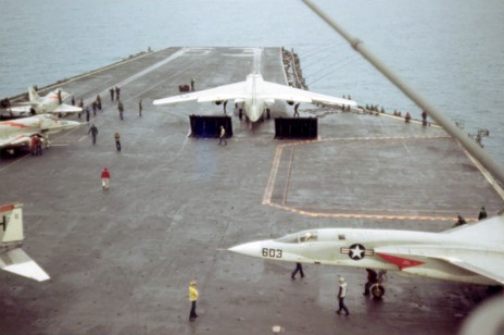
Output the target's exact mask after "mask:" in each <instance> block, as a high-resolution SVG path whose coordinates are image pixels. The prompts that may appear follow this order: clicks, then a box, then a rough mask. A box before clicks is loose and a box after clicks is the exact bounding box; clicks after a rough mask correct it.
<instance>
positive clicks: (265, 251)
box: [262, 248, 282, 258]
mask: <svg viewBox="0 0 504 335" xmlns="http://www.w3.org/2000/svg"><path fill="white" fill-rule="evenodd" d="M262 255H263V257H268V258H282V249H270V248H262Z"/></svg>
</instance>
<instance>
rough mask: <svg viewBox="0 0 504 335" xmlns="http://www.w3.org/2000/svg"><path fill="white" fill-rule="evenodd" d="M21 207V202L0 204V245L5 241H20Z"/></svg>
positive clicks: (21, 239) (21, 235) (22, 233)
mask: <svg viewBox="0 0 504 335" xmlns="http://www.w3.org/2000/svg"><path fill="white" fill-rule="evenodd" d="M23 239H24V232H23V208H22V205H21V204H7V205H2V206H0V245H1V244H2V243H7V242H22V241H23Z"/></svg>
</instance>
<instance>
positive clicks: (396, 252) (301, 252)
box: [228, 214, 504, 298]
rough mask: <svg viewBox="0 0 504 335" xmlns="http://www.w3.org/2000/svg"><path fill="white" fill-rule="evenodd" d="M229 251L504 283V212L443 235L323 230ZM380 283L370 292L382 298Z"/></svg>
mask: <svg viewBox="0 0 504 335" xmlns="http://www.w3.org/2000/svg"><path fill="white" fill-rule="evenodd" d="M228 250H230V251H233V252H236V253H240V254H244V255H248V256H253V257H259V258H263V259H268V260H275V261H288V262H304V263H314V264H329V265H339V266H351V267H359V268H366V269H376V270H384V271H387V270H392V271H399V272H400V273H407V274H413V275H419V276H425V277H431V278H438V279H445V280H451V281H458V282H465V283H474V284H481V285H500V286H502V285H504V214H501V215H499V216H495V217H492V218H489V219H486V220H483V221H480V222H478V223H469V224H466V225H463V226H460V227H457V228H453V229H450V230H447V231H444V232H441V233H429V232H418V231H402V230H381V229H352V228H325V229H312V230H305V231H301V232H298V233H294V234H290V235H287V236H284V237H282V238H279V239H275V240H262V241H255V242H249V243H245V244H240V245H237V246H234V247H231V248H229V249H228ZM384 292H385V290H384V288H383V287H382V285H381V283H377V284H376V285H374V288H373V289H372V290H371V293H372V294H373V295H374V296H375V297H377V298H380V297H381V296H382V295H383V294H384Z"/></svg>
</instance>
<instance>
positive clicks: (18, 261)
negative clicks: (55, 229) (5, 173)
mask: <svg viewBox="0 0 504 335" xmlns="http://www.w3.org/2000/svg"><path fill="white" fill-rule="evenodd" d="M23 240H24V232H23V207H22V205H21V204H19V203H14V204H7V205H0V269H2V270H4V271H8V272H12V273H15V274H17V275H19V276H23V277H27V278H30V279H33V280H36V281H39V282H41V281H45V280H48V279H49V275H48V274H47V273H46V272H45V271H44V270H43V269H42V268H41V267H40V266H39V265H38V264H37V263H35V261H34V260H33V259H31V258H30V256H28V254H27V253H26V252H24V251H23V249H21V247H22V245H23Z"/></svg>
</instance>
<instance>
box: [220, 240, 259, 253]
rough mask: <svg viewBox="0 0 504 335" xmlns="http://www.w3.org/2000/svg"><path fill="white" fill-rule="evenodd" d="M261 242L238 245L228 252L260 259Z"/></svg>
mask: <svg viewBox="0 0 504 335" xmlns="http://www.w3.org/2000/svg"><path fill="white" fill-rule="evenodd" d="M262 246H263V243H262V241H255V242H249V243H244V244H238V245H235V246H234V247H231V248H229V249H228V250H229V251H232V252H236V253H238V254H242V255H247V256H252V257H261V255H262Z"/></svg>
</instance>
